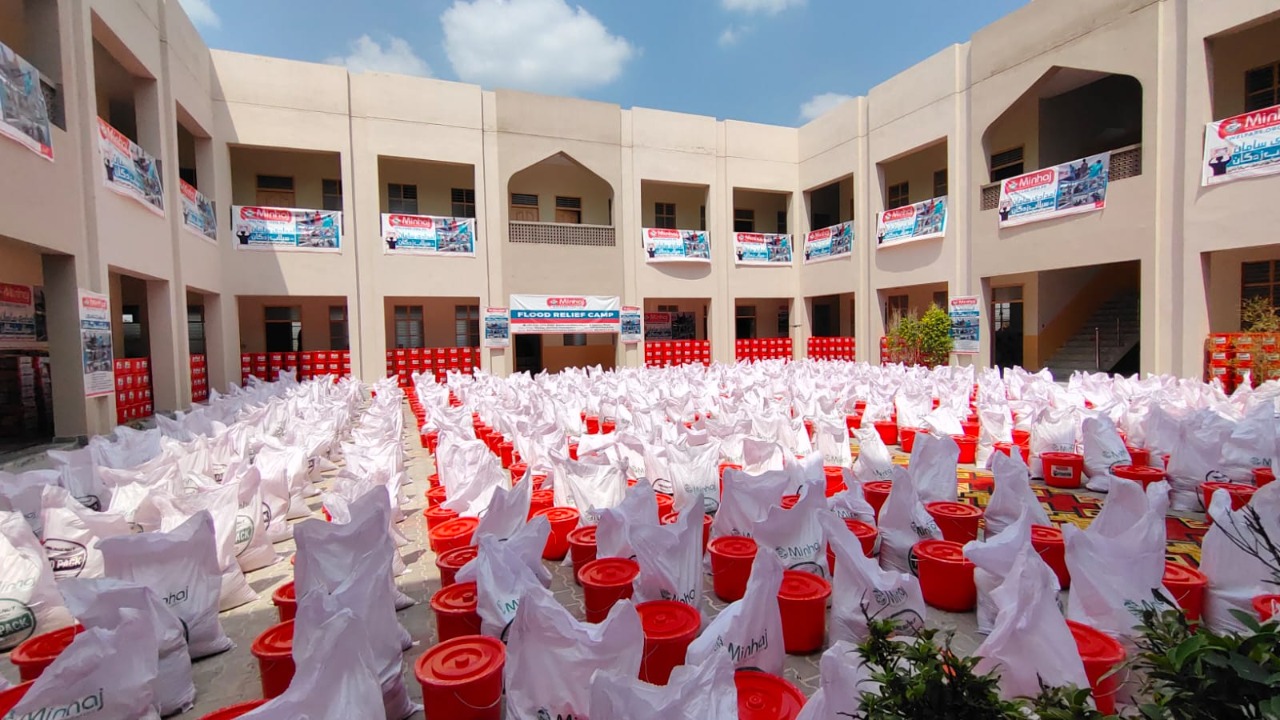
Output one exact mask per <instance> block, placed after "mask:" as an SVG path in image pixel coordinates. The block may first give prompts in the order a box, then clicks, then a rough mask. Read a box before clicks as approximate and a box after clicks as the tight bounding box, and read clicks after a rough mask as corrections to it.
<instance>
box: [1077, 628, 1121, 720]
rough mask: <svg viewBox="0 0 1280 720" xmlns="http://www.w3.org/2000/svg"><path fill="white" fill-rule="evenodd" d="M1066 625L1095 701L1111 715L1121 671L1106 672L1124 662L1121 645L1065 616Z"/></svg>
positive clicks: (1114, 710)
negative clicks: (1074, 642) (1074, 643)
mask: <svg viewBox="0 0 1280 720" xmlns="http://www.w3.org/2000/svg"><path fill="white" fill-rule="evenodd" d="M1067 627H1068V628H1070V629H1071V636H1072V637H1073V638H1075V641H1076V649H1077V650H1079V651H1080V659H1081V660H1083V661H1084V674H1085V675H1086V676H1087V677H1088V678H1089V686H1090V687H1091V688H1092V689H1093V702H1094V704H1095V705H1097V707H1098V711H1099V712H1101V713H1102V714H1104V715H1114V714H1115V712H1116V691H1117V690H1119V689H1120V674H1119V673H1115V674H1111V675H1110V676H1108V673H1111V670H1112V668H1114V667H1116V666H1117V665H1119V664H1120V663H1122V662H1124V657H1125V653H1124V646H1123V645H1121V644H1120V643H1119V642H1117V641H1116V640H1115V639H1114V638H1112V637H1111V636H1110V635H1108V634H1106V633H1104V632H1102V631H1101V630H1095V629H1094V628H1091V627H1089V626H1088V625H1083V624H1081V623H1078V622H1076V621H1074V620H1068V621H1067Z"/></svg>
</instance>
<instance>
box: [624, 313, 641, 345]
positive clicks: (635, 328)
mask: <svg viewBox="0 0 1280 720" xmlns="http://www.w3.org/2000/svg"><path fill="white" fill-rule="evenodd" d="M640 317H641V315H640V308H638V307H632V306H630V305H624V306H622V315H621V327H620V328H619V330H618V334H620V335H621V336H622V338H621V339H622V342H624V343H626V344H627V345H634V344H636V343H638V342H640V341H641V340H643V339H644V323H643V322H642V321H641V320H640Z"/></svg>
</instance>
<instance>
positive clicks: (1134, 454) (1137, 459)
mask: <svg viewBox="0 0 1280 720" xmlns="http://www.w3.org/2000/svg"><path fill="white" fill-rule="evenodd" d="M1124 449H1125V450H1128V451H1129V464H1130V465H1138V466H1140V467H1141V466H1144V465H1148V464H1150V463H1151V451H1150V450H1147V449H1146V448H1140V447H1134V446H1132V445H1125V446H1124Z"/></svg>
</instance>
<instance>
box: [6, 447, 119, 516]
mask: <svg viewBox="0 0 1280 720" xmlns="http://www.w3.org/2000/svg"><path fill="white" fill-rule="evenodd" d="M45 454H46V455H48V456H49V459H50V460H52V461H53V462H54V465H55V466H56V467H57V469H58V470H59V472H60V473H61V475H62V483H61V484H62V486H63V487H65V488H66V489H67V492H70V493H71V496H72V497H74V498H75V499H77V500H79V501H80V502H81V503H83V504H84V506H85V507H87V508H89V509H91V510H104V509H106V508H107V506H109V505H110V504H111V489H110V488H108V487H107V486H106V485H105V484H103V482H102V479H101V478H100V477H99V476H98V473H97V471H96V469H95V467H94V463H93V457H92V455H91V454H90V453H89V448H87V447H86V448H80V449H78V450H50V451H48V452H47V453H45ZM22 474H24V475H25V474H26V473H22Z"/></svg>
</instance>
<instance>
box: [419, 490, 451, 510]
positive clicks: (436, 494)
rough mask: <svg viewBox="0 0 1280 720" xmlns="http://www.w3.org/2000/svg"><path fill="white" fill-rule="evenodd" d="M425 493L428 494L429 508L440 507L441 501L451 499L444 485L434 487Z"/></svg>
mask: <svg viewBox="0 0 1280 720" xmlns="http://www.w3.org/2000/svg"><path fill="white" fill-rule="evenodd" d="M424 494H425V495H426V496H427V508H428V509H430V508H437V507H440V504H441V503H443V502H444V501H445V500H448V499H449V495H448V493H446V492H445V491H444V488H443V487H433V488H431V489H429V490H427V492H426V493H424Z"/></svg>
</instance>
